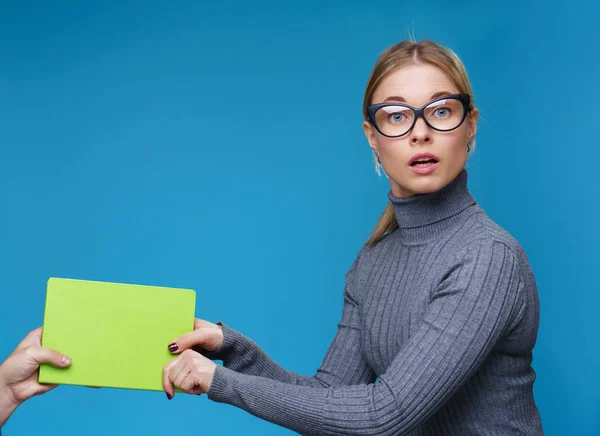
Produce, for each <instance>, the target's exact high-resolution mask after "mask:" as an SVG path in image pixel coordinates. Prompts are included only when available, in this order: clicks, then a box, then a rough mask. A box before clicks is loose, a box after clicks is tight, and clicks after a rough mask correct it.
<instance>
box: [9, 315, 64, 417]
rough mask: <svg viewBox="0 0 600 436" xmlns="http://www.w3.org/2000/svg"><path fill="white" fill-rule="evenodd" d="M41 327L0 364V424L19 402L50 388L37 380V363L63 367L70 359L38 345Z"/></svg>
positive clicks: (50, 388) (51, 386)
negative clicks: (0, 404)
mask: <svg viewBox="0 0 600 436" xmlns="http://www.w3.org/2000/svg"><path fill="white" fill-rule="evenodd" d="M41 338H42V328H41V327H40V328H37V329H35V330H33V331H32V332H30V333H29V334H28V335H27V336H26V337H25V339H23V341H22V342H21V343H20V344H19V345H18V346H17V348H16V349H15V351H13V352H12V354H11V355H10V356H8V358H7V359H6V360H5V361H4V362H3V363H2V365H0V397H1V399H2V403H3V404H2V406H1V407H0V425H2V424H3V422H4V421H6V419H8V416H9V415H10V414H11V413H12V411H13V410H14V409H16V408H17V406H19V405H20V404H21V403H22V402H23V401H25V400H27V399H28V398H31V397H33V396H34V395H40V394H43V393H45V392H48V391H50V390H52V389H54V388H55V387H56V386H57V385H42V384H39V383H38V381H37V378H38V372H39V367H40V364H41V363H50V364H52V365H54V366H57V367H63V368H64V367H66V366H69V365H70V364H71V359H70V358H68V357H67V356H65V355H63V354H60V353H59V352H58V351H54V350H51V349H49V348H42V346H41Z"/></svg>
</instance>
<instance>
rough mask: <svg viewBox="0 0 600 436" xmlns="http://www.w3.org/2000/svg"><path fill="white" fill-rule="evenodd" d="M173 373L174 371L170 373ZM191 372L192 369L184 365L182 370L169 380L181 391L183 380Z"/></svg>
mask: <svg viewBox="0 0 600 436" xmlns="http://www.w3.org/2000/svg"><path fill="white" fill-rule="evenodd" d="M172 372H173V373H174V371H172ZM191 372H192V369H191V368H190V367H189V365H185V366H184V367H183V368H181V370H180V371H178V372H177V374H176V375H175V376H174V377H173V378H171V380H173V384H174V385H175V386H176V387H178V388H179V389H181V390H185V389H184V388H183V387H182V386H183V380H185V378H186V377H187V376H188V375H190V373H191Z"/></svg>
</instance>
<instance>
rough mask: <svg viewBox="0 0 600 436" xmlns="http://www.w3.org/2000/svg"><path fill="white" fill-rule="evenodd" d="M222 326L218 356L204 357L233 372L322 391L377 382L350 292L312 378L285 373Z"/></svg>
mask: <svg viewBox="0 0 600 436" xmlns="http://www.w3.org/2000/svg"><path fill="white" fill-rule="evenodd" d="M221 325H222V327H223V338H224V340H223V345H222V346H221V347H220V349H219V350H217V351H216V352H205V351H204V352H201V354H203V355H204V356H206V357H208V358H210V359H219V360H222V361H223V366H224V367H225V368H229V369H231V370H233V371H236V372H239V373H242V374H248V375H255V376H260V377H266V378H270V379H273V380H277V381H280V382H283V383H289V384H295V385H302V386H312V387H319V388H322V387H332V386H347V385H354V384H361V383H371V382H373V381H374V380H375V378H376V375H375V373H373V371H372V369H371V368H370V366H369V364H368V363H367V362H366V360H365V358H364V356H363V351H362V346H361V338H360V336H361V326H360V322H359V315H358V306H357V304H356V302H355V301H354V300H353V299H352V297H351V296H350V294H349V293H348V290H347V289H345V290H344V305H343V311H342V319H341V321H340V322H339V323H338V330H337V333H336V335H335V337H334V339H333V341H332V343H331V344H330V345H329V348H328V350H327V353H326V354H325V357H324V358H323V360H322V362H321V365H320V366H319V368H318V369H317V372H316V374H315V375H313V376H305V375H299V374H296V373H294V372H292V371H289V370H286V369H284V368H283V367H281V366H280V365H279V364H278V363H277V362H275V361H274V360H273V359H271V357H269V355H268V354H267V353H266V352H265V351H264V350H263V349H262V348H261V347H259V346H258V345H257V344H256V343H255V342H254V341H252V340H251V339H250V338H248V337H246V336H244V335H242V334H241V333H239V332H237V331H236V330H233V329H231V328H229V327H228V326H227V325H225V324H221ZM196 351H198V350H197V349H196Z"/></svg>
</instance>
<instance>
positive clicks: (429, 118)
mask: <svg viewBox="0 0 600 436" xmlns="http://www.w3.org/2000/svg"><path fill="white" fill-rule="evenodd" d="M470 102H471V96H470V95H469V94H451V95H445V96H443V97H440V98H437V99H435V100H432V101H430V102H429V103H427V104H426V105H425V106H422V107H420V108H415V107H412V106H409V105H407V104H400V103H379V104H372V105H370V106H367V116H368V118H369V121H370V122H371V124H373V126H375V128H376V129H377V131H378V132H379V133H381V134H382V135H383V136H387V137H388V138H396V137H398V136H402V135H405V134H407V133H408V132H409V131H410V130H411V129H412V128H413V127H414V126H415V123H416V122H417V118H418V117H419V115H420V116H421V117H422V118H423V121H425V123H426V124H427V125H428V126H429V127H431V128H432V129H434V130H437V131H439V132H449V131H450V130H454V129H456V128H458V127H459V126H460V125H461V124H462V123H463V121H464V120H465V118H466V117H467V113H468V112H469V110H470V108H469V104H470Z"/></svg>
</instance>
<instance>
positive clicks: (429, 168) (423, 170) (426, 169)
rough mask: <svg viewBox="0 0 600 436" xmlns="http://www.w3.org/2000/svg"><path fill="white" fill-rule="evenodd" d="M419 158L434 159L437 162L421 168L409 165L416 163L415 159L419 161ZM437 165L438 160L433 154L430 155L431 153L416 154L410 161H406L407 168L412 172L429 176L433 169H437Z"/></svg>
mask: <svg viewBox="0 0 600 436" xmlns="http://www.w3.org/2000/svg"><path fill="white" fill-rule="evenodd" d="M421 158H427V159H435V160H436V161H437V162H435V163H433V164H431V165H427V166H425V167H421V166H419V167H417V166H412V165H411V164H412V163H413V162H414V161H416V160H417V159H421ZM439 164H440V159H439V158H438V157H437V156H436V155H435V154H431V153H417V154H415V155H414V156H413V157H411V158H410V160H409V161H408V166H409V167H410V169H411V170H413V171H414V172H415V173H417V174H429V173H431V172H433V171H435V169H436V168H437V167H438V165H439Z"/></svg>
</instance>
